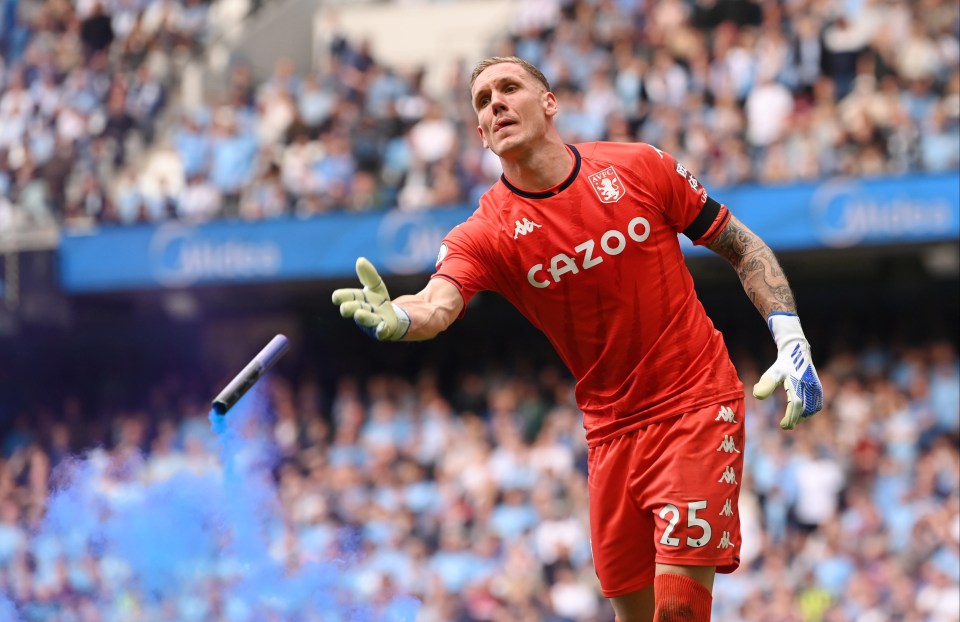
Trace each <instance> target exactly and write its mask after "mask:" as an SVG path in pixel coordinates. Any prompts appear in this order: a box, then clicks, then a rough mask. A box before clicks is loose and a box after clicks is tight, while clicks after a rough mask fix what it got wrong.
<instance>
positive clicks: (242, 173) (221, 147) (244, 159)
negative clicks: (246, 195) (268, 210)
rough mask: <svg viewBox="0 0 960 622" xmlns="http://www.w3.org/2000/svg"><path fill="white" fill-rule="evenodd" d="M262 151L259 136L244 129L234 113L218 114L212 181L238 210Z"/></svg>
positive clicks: (219, 112)
mask: <svg viewBox="0 0 960 622" xmlns="http://www.w3.org/2000/svg"><path fill="white" fill-rule="evenodd" d="M259 147H260V145H259V142H258V141H257V136H256V134H254V133H253V132H251V131H249V130H242V129H240V128H239V126H238V124H237V122H236V119H235V118H234V115H233V112H232V111H230V110H229V109H223V110H221V111H218V112H217V114H216V115H215V117H214V139H213V150H212V158H211V163H210V179H211V180H212V181H213V183H214V184H215V185H216V186H217V187H218V188H219V189H220V191H221V192H222V193H223V194H224V195H225V197H232V201H233V204H234V205H233V207H234V208H235V207H236V202H237V201H238V200H239V197H240V193H241V191H242V190H243V186H244V184H246V183H247V182H248V181H250V180H251V179H252V178H253V173H254V170H255V168H256V163H257V152H258V150H259ZM228 202H229V199H228Z"/></svg>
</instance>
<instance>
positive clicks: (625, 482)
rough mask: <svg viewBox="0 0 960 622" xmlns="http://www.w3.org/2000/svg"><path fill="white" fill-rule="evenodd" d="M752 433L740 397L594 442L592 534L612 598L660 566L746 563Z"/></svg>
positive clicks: (721, 568)
mask: <svg viewBox="0 0 960 622" xmlns="http://www.w3.org/2000/svg"><path fill="white" fill-rule="evenodd" d="M744 440H745V438H744V406H743V398H742V397H741V398H740V399H738V400H734V401H730V402H726V403H724V404H722V405H713V406H709V407H706V408H703V409H700V410H697V411H693V412H690V413H687V414H685V415H684V416H682V417H675V418H673V419H669V420H667V421H663V422H660V423H655V424H652V425H649V426H645V427H643V428H640V429H639V430H634V431H632V432H629V433H627V434H624V435H622V436H620V437H618V438H615V439H613V440H611V441H608V442H606V443H601V444H600V445H597V446H595V447H591V448H590V450H589V454H588V468H587V472H588V474H589V475H588V482H587V483H588V488H589V493H590V541H591V546H592V548H593V563H594V568H595V570H596V573H597V577H598V578H599V579H600V586H601V588H602V590H603V595H604V596H605V597H607V598H612V597H615V596H623V595H625V594H631V593H633V592H636V591H638V590H641V589H643V588H645V587H647V586H649V585H650V584H651V583H654V571H655V568H656V564H657V563H662V564H674V565H678V566H716V567H717V571H718V572H720V573H729V572H733V571H734V570H735V569H736V568H737V567H738V566H739V565H740V541H741V540H740V513H739V510H738V506H737V500H738V498H739V496H740V487H741V480H742V475H743V446H744Z"/></svg>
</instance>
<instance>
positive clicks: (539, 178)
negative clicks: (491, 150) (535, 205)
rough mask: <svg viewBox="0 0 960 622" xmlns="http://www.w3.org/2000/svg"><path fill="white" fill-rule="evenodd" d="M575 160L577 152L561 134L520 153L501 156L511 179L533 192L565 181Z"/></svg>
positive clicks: (504, 172)
mask: <svg viewBox="0 0 960 622" xmlns="http://www.w3.org/2000/svg"><path fill="white" fill-rule="evenodd" d="M573 162H574V158H573V154H571V153H570V150H569V149H567V146H566V145H565V144H564V143H563V141H562V140H561V139H560V137H559V136H555V137H554V138H552V139H549V140H546V141H544V142H542V143H540V144H539V145H538V146H537V147H536V148H535V149H529V150H527V151H526V152H525V153H523V154H521V155H519V156H514V155H512V154H511V155H506V154H504V155H501V156H500V163H501V165H502V166H503V175H504V176H505V177H506V178H507V181H509V182H510V183H511V184H513V185H514V186H516V187H517V188H520V189H522V190H527V191H529V192H542V191H544V190H548V189H550V188H553V187H554V186H556V185H558V184H560V183H561V182H563V181H564V180H565V179H566V178H567V176H568V175H569V174H570V169H571V167H573Z"/></svg>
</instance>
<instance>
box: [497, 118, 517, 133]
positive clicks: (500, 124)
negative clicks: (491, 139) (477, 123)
mask: <svg viewBox="0 0 960 622" xmlns="http://www.w3.org/2000/svg"><path fill="white" fill-rule="evenodd" d="M513 124H514V122H513V121H508V120H506V119H504V120H502V121H497V123H496V125H494V126H493V132H494V133H497V132H499V131H500V130H502V129H503V128H505V127H510V126H511V125H513Z"/></svg>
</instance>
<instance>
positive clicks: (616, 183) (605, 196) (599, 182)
mask: <svg viewBox="0 0 960 622" xmlns="http://www.w3.org/2000/svg"><path fill="white" fill-rule="evenodd" d="M589 179H590V183H591V184H592V185H593V189H594V190H595V191H596V193H597V196H598V197H600V200H601V201H603V202H604V203H616V202H617V201H619V200H620V199H622V198H623V197H625V196H626V195H627V189H626V188H624V187H623V182H622V181H620V177H619V176H618V175H617V171H616V170H615V169H614V168H613V167H612V166H608V167H607V168H605V169H603V170H602V171H600V172H599V173H594V174H593V175H590V177H589Z"/></svg>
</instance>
